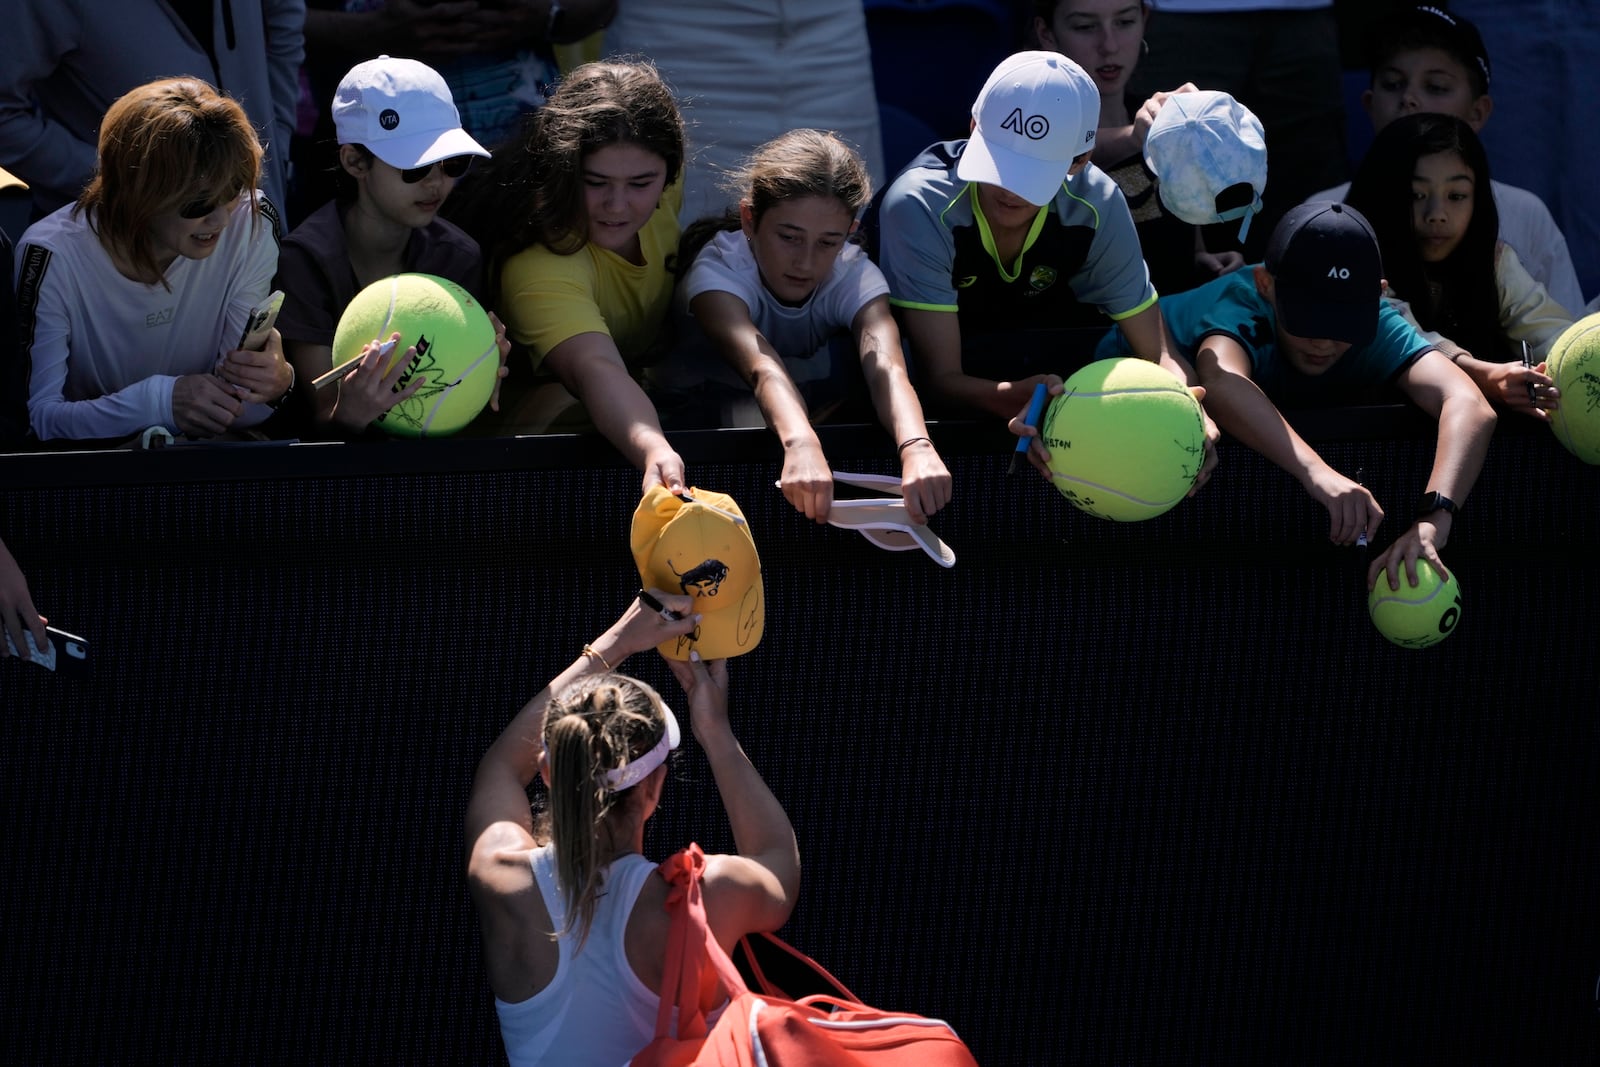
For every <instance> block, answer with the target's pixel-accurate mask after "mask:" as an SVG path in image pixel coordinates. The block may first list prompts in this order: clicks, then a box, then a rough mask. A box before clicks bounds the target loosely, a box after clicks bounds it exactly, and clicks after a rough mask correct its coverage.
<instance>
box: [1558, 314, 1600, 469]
mask: <svg viewBox="0 0 1600 1067" xmlns="http://www.w3.org/2000/svg"><path fill="white" fill-rule="evenodd" d="M1545 362H1546V364H1547V366H1546V367H1545V370H1546V372H1547V373H1548V374H1549V375H1550V377H1552V378H1554V379H1555V380H1556V388H1557V389H1559V390H1561V406H1560V407H1559V408H1557V409H1556V410H1555V411H1552V412H1551V413H1550V428H1551V429H1552V430H1554V431H1555V434H1556V440H1558V441H1560V442H1561V443H1562V445H1563V446H1565V447H1566V450H1567V451H1568V452H1571V453H1572V454H1573V455H1574V456H1577V457H1578V458H1579V459H1581V460H1583V461H1584V462H1585V463H1595V464H1600V312H1597V313H1595V314H1593V315H1590V316H1588V317H1587V318H1582V319H1579V320H1578V321H1577V322H1575V323H1573V324H1572V325H1571V326H1568V327H1567V329H1566V330H1565V332H1563V333H1562V334H1561V336H1560V337H1558V338H1556V343H1555V344H1554V345H1552V346H1551V348H1550V355H1549V357H1548V358H1547V359H1546V361H1545Z"/></svg>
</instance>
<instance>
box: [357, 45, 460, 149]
mask: <svg viewBox="0 0 1600 1067" xmlns="http://www.w3.org/2000/svg"><path fill="white" fill-rule="evenodd" d="M333 129H334V133H335V135H336V136H337V137H338V139H339V143H340V144H359V145H365V146H366V147H367V148H368V149H370V150H371V151H372V154H373V155H375V156H377V157H378V158H379V159H381V160H383V161H384V162H385V163H387V164H389V165H390V166H391V167H398V168H400V169H401V170H408V169H410V168H412V167H421V166H424V165H426V164H428V163H433V162H436V161H438V160H441V159H449V158H450V157H451V156H465V155H472V156H485V157H487V156H488V155H489V152H488V150H487V149H485V148H484V147H483V146H482V145H481V144H479V143H478V142H477V141H474V140H473V139H472V137H471V136H470V135H468V133H467V131H466V130H463V129H462V128H461V113H460V112H459V111H457V110H456V103H455V100H454V98H452V97H451V95H450V87H449V86H448V85H446V84H445V81H444V78H442V77H440V76H439V72H438V71H436V70H434V69H433V68H432V67H430V66H428V65H427V64H425V63H418V62H417V61H416V60H414V59H392V58H390V57H389V56H379V57H378V58H377V59H369V60H367V61H366V62H365V63H357V64H356V65H355V66H353V67H351V68H350V71H349V73H347V74H346V75H345V76H344V78H343V79H342V80H341V81H340V82H339V88H338V90H337V91H336V92H335V93H334V95H333Z"/></svg>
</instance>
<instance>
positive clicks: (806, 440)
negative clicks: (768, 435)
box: [739, 355, 817, 450]
mask: <svg viewBox="0 0 1600 1067" xmlns="http://www.w3.org/2000/svg"><path fill="white" fill-rule="evenodd" d="M739 369H740V372H741V373H743V374H744V376H745V380H746V381H748V382H749V383H750V388H751V390H752V391H753V392H754V393H755V397H756V404H757V406H759V407H760V408H761V415H762V417H763V418H765V419H766V420H767V425H768V426H770V427H772V432H773V433H775V434H777V435H778V440H780V441H782V442H783V447H784V448H785V449H786V450H787V449H790V448H793V447H795V446H796V445H804V444H816V443H817V433H816V431H815V430H814V429H812V426H811V416H810V414H809V413H808V412H807V411H806V402H805V400H804V399H803V398H802V397H801V396H800V390H799V389H798V388H797V387H796V386H795V384H794V379H792V378H790V377H789V372H788V370H786V369H785V368H784V366H783V363H782V362H780V361H779V360H778V359H777V358H775V357H768V356H765V355H758V356H752V357H750V358H749V359H748V360H747V361H746V362H745V363H744V365H743V366H741V367H740V368H739Z"/></svg>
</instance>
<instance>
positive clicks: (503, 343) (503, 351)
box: [489, 311, 511, 411]
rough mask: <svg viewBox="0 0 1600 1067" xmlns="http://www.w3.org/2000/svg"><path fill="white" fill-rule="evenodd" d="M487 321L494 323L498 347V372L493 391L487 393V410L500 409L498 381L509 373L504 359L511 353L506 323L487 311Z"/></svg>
mask: <svg viewBox="0 0 1600 1067" xmlns="http://www.w3.org/2000/svg"><path fill="white" fill-rule="evenodd" d="M489 321H490V322H492V323H494V343H495V347H496V348H498V349H500V372H499V373H498V374H496V375H495V379H494V392H492V393H490V394H489V410H490V411H499V410H500V383H501V382H503V381H505V380H506V378H507V377H508V376H509V375H510V374H511V368H510V367H508V366H506V360H507V359H508V358H509V357H510V355H511V342H510V341H509V340H507V339H506V324H505V323H503V322H501V321H500V316H498V315H496V314H495V313H494V312H492V311H491V312H489Z"/></svg>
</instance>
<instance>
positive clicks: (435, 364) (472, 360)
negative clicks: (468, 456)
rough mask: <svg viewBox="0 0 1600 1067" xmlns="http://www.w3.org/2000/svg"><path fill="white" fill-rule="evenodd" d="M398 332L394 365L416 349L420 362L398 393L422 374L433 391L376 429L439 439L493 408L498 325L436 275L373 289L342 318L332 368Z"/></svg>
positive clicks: (383, 282)
mask: <svg viewBox="0 0 1600 1067" xmlns="http://www.w3.org/2000/svg"><path fill="white" fill-rule="evenodd" d="M396 331H398V332H399V334H400V343H399V344H397V345H396V346H395V353H394V357H393V358H394V359H403V358H405V352H406V349H407V348H408V347H410V346H412V345H415V346H416V349H417V354H416V358H415V359H413V360H412V364H411V366H410V367H408V368H406V371H405V373H404V374H402V375H401V376H400V380H399V381H398V382H396V383H395V391H396V392H399V391H400V390H402V389H404V388H405V387H406V385H407V384H409V383H410V381H411V380H412V378H413V377H414V376H416V375H419V374H420V375H422V376H424V377H425V378H426V379H427V384H425V385H424V386H423V387H422V388H420V389H418V390H417V391H416V393H414V394H412V395H411V396H409V397H407V398H406V399H405V400H402V401H401V402H400V403H398V404H396V405H395V406H394V407H392V408H390V409H389V410H388V411H387V412H385V413H384V414H382V415H380V416H379V417H378V419H377V424H378V425H379V426H381V427H383V428H384V429H385V430H387V431H389V432H390V433H392V434H398V435H400V436H402V437H440V436H443V435H445V434H451V433H455V432H456V431H457V430H459V429H461V427H463V426H465V425H466V424H467V423H469V422H471V421H472V420H473V418H474V417H476V416H477V414H478V412H480V411H482V410H483V406H484V405H485V404H487V403H488V402H489V394H490V393H492V392H493V391H494V383H495V379H496V378H497V377H498V376H499V374H500V352H499V350H498V348H497V347H496V345H495V342H494V324H493V323H491V322H490V321H489V313H488V312H486V311H485V310H484V309H483V305H481V304H479V303H478V302H477V300H475V299H473V296H472V294H471V293H469V292H467V291H466V290H465V289H463V288H461V286H459V285H457V284H456V283H455V282H452V281H450V280H449V279H447V278H437V277H435V276H433V275H432V274H396V275H395V276H394V277H392V278H383V279H380V280H378V281H375V282H373V283H372V284H371V285H369V286H367V287H366V288H365V289H363V290H361V292H359V293H357V294H356V297H355V299H354V300H352V301H350V306H349V307H347V308H345V309H344V314H343V315H342V316H341V317H340V318H339V328H338V329H337V330H335V331H334V335H333V364H334V366H338V365H339V364H341V363H343V362H345V361H346V360H349V359H354V358H355V357H356V356H357V355H359V354H360V353H361V346H362V345H364V344H366V343H367V342H368V341H372V340H379V341H386V340H388V339H389V335H390V334H392V333H395V332H396ZM393 366H394V364H393V363H392V362H391V363H390V364H389V367H390V368H392V367H393Z"/></svg>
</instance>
